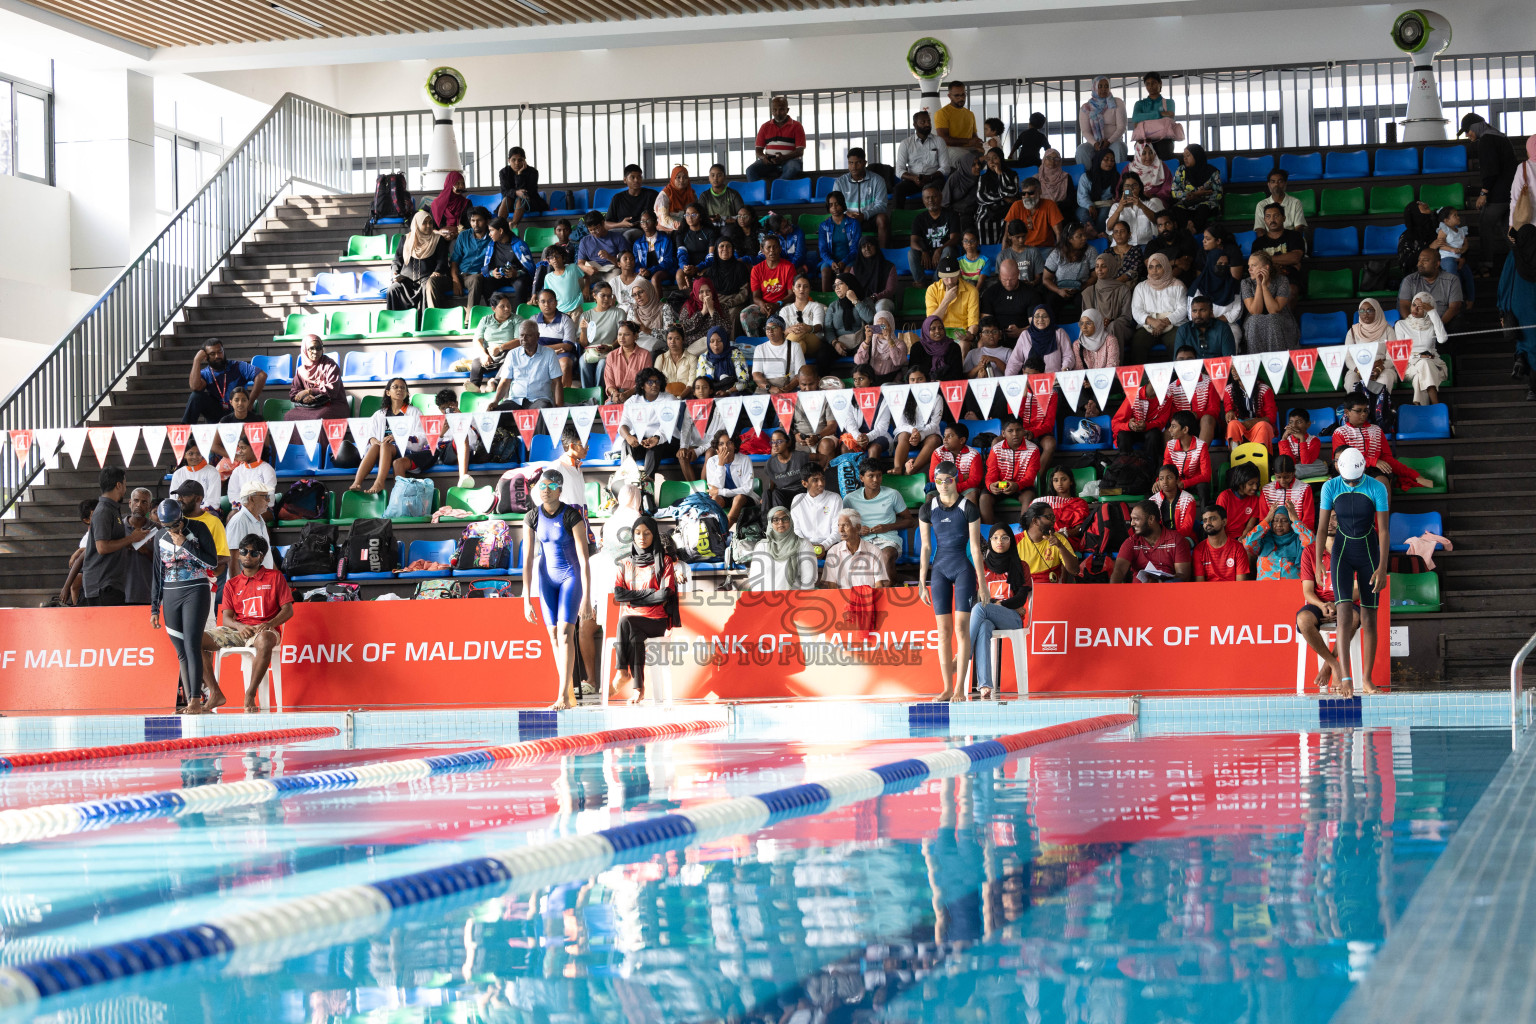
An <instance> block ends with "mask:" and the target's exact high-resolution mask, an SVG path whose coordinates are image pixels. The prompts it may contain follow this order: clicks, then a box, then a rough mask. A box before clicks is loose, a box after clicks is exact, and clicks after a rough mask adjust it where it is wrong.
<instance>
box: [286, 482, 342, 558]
mask: <svg viewBox="0 0 1536 1024" xmlns="http://www.w3.org/2000/svg"><path fill="white" fill-rule="evenodd" d="M300 482H301V483H302V481H300ZM283 571H284V572H286V573H287V574H288V575H290V576H320V575H327V574H330V573H334V572H335V571H336V527H334V526H332V525H330V524H329V523H306V524H305V525H304V529H302V530H300V531H299V539H298V540H296V541H294V542H293V547H291V548H289V549H288V553H287V554H286V555H284V556H283Z"/></svg>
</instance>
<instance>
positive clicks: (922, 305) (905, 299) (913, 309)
mask: <svg viewBox="0 0 1536 1024" xmlns="http://www.w3.org/2000/svg"><path fill="white" fill-rule="evenodd" d="M900 315H901V316H902V317H903V318H904V319H908V320H910V319H913V318H914V317H915V318H917V319H922V318H923V317H925V316H927V315H928V289H926V288H904V289H902V292H901V311H900Z"/></svg>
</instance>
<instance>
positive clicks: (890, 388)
mask: <svg viewBox="0 0 1536 1024" xmlns="http://www.w3.org/2000/svg"><path fill="white" fill-rule="evenodd" d="M911 395H912V385H910V384H887V385H885V386H884V387H882V388H881V389H880V397H881V398H882V399H883V400H884V401H885V407H886V408H887V409H889V410H891V423H893V424H894V425H895V427H896V429H897V430H911V429H912V423H911V421H910V420H908V419H907V399H908V398H909V397H911Z"/></svg>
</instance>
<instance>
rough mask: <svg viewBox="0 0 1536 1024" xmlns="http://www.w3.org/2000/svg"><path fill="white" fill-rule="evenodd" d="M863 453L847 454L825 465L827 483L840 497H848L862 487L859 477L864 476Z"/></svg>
mask: <svg viewBox="0 0 1536 1024" xmlns="http://www.w3.org/2000/svg"><path fill="white" fill-rule="evenodd" d="M864 462H865V459H864V453H863V452H849V453H847V454H846V455H839V456H838V457H837V458H835V459H833V460H832V461H831V462H829V463H827V483H828V485H830V486H832V487H835V488H836V489H837V493H838V494H839V495H840V496H841V497H844V498H846V497H848V495H850V494H852V493H853V492H854V491H856V490H858V489H859V488H860V487H862V486H864V485H863V483H862V482H861V481H860V480H859V477H860V476H862V475H863V474H864Z"/></svg>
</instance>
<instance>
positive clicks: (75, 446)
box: [62, 427, 85, 469]
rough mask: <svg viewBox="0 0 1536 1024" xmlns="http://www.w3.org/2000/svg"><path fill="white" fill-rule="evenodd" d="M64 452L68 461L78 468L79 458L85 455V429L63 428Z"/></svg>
mask: <svg viewBox="0 0 1536 1024" xmlns="http://www.w3.org/2000/svg"><path fill="white" fill-rule="evenodd" d="M62 433H63V437H64V452H65V454H67V455H68V456H69V461H70V462H73V463H74V464H75V468H76V469H79V468H80V456H82V455H84V454H85V428H84V427H65V428H64V430H63V432H62Z"/></svg>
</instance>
